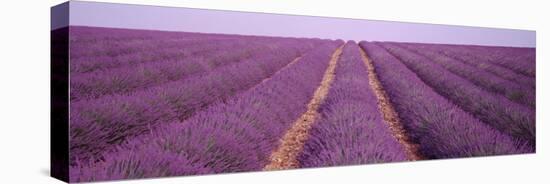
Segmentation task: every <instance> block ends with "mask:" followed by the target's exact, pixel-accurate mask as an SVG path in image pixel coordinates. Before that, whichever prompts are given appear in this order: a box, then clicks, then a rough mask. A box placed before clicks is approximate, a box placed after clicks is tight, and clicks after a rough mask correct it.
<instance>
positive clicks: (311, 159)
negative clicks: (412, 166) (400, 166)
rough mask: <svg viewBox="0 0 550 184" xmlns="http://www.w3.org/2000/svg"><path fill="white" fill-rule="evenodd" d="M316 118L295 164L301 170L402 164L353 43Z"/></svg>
mask: <svg viewBox="0 0 550 184" xmlns="http://www.w3.org/2000/svg"><path fill="white" fill-rule="evenodd" d="M319 114H320V118H319V119H318V120H317V121H316V122H315V124H314V125H313V127H312V128H311V130H310V136H309V138H308V140H307V142H306V144H305V146H304V150H303V152H302V154H301V155H300V156H299V158H298V160H299V162H300V165H301V167H320V166H339V165H351V164H368V163H385V162H395V161H404V160H406V159H407V158H406V155H405V152H404V150H403V147H402V145H400V144H399V143H398V142H397V140H396V139H395V138H394V137H393V136H392V134H391V132H390V129H389V126H388V125H387V124H386V123H385V122H384V120H383V119H382V115H381V112H380V111H379V110H378V106H377V98H376V96H375V95H374V92H373V91H372V89H371V87H370V84H369V78H368V73H367V68H366V66H365V63H364V62H363V59H362V56H361V54H360V52H359V47H358V46H357V44H356V43H355V42H348V43H347V44H346V46H345V47H344V51H343V53H342V56H341V57H340V60H339V61H338V65H337V67H336V71H335V78H334V82H333V83H332V85H331V87H330V91H329V92H328V96H327V98H326V99H325V101H324V103H323V104H322V105H321V106H320V107H319Z"/></svg>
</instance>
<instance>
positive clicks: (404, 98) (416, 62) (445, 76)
mask: <svg viewBox="0 0 550 184" xmlns="http://www.w3.org/2000/svg"><path fill="white" fill-rule="evenodd" d="M360 45H361V47H362V48H363V49H364V50H365V51H366V52H367V54H368V56H369V57H370V58H371V59H372V62H373V65H374V68H375V71H376V73H377V75H378V77H379V80H380V82H381V84H382V86H383V87H384V89H385V90H386V92H387V94H388V95H389V97H390V100H391V102H392V104H393V106H394V108H395V109H396V111H397V113H398V115H399V117H400V118H401V122H402V123H403V126H404V128H405V130H406V131H407V133H408V135H409V136H410V138H411V139H412V140H413V141H414V142H416V143H418V144H419V149H420V150H419V151H420V152H421V154H422V155H423V156H424V157H426V158H459V157H471V156H487V155H503V154H515V153H528V152H532V151H533V150H532V147H530V146H526V145H525V143H524V141H518V140H517V139H515V138H514V137H512V136H510V135H517V134H510V135H509V134H505V133H502V132H500V131H499V130H497V129H495V128H493V127H492V126H489V125H488V124H486V123H484V122H483V121H480V120H479V119H478V118H476V117H475V116H472V115H471V114H470V113H468V112H467V111H464V110H462V108H465V107H466V104H465V103H463V104H460V103H458V104H460V105H463V106H457V105H455V103H457V102H460V101H458V98H456V97H453V96H451V95H456V96H458V95H460V96H459V97H460V98H464V99H463V100H464V101H466V102H469V103H470V104H469V105H471V107H470V108H478V107H479V108H480V109H478V110H480V111H482V112H486V111H490V110H498V109H496V108H499V107H497V106H491V107H486V106H485V107H486V109H481V108H483V107H480V105H476V103H482V102H488V103H489V102H494V100H492V101H487V100H486V99H476V100H477V101H473V100H472V99H471V98H473V97H472V96H474V97H475V96H477V95H480V94H481V95H486V96H485V98H487V99H495V98H496V97H494V95H489V94H486V92H484V91H481V90H479V89H478V88H477V87H475V86H472V84H471V83H469V82H466V81H465V79H462V78H460V77H457V76H455V75H454V74H452V73H451V72H449V71H447V70H445V69H444V68H443V67H441V66H437V65H434V64H433V63H432V61H430V60H429V59H427V58H425V57H421V56H419V55H418V54H416V53H413V52H410V51H406V50H404V49H402V48H399V47H394V46H391V45H389V44H382V45H383V46H384V47H385V48H384V47H381V46H379V45H377V44H375V43H369V42H362V43H360ZM386 49H387V50H386ZM388 51H389V52H388ZM471 90H475V92H476V93H473V92H472V93H470V94H469V95H470V96H468V95H462V94H463V93H464V91H471ZM442 95H443V96H442ZM455 99H456V100H455ZM505 100H507V99H505ZM497 102H498V101H497ZM506 105H513V103H512V104H510V103H508V104H506ZM515 105H517V104H515ZM500 108H511V107H506V106H505V107H500ZM476 115H477V114H476ZM487 115H491V117H494V118H498V117H500V116H504V117H510V116H514V115H516V114H514V112H510V111H506V113H504V112H503V113H500V114H490V113H487ZM529 118H530V117H529ZM522 123H525V122H524V121H521V120H518V121H512V122H510V124H507V125H504V124H502V126H501V127H498V128H502V129H508V130H515V129H514V128H516V127H517V125H519V124H522ZM490 125H495V123H493V124H490ZM519 130H523V129H519ZM521 135H525V134H521ZM526 135H527V137H529V135H530V134H526ZM520 137H521V136H520Z"/></svg>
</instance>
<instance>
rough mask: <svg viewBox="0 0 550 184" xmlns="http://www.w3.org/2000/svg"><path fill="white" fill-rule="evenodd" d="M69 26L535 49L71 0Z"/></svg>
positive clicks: (529, 39) (503, 41)
mask: <svg viewBox="0 0 550 184" xmlns="http://www.w3.org/2000/svg"><path fill="white" fill-rule="evenodd" d="M69 24H70V25H82V26H99V27H116V28H135V29H152V30H170V31H187V32H203V33H227V34H243V35H265V36H285V37H309V38H312V37H315V38H330V39H344V40H356V41H360V40H368V41H399V42H426V43H452V44H477V45H502V46H523V47H535V43H536V41H535V32H534V31H524V30H512V29H492V28H477V27H463V26H445V25H434V24H413V23H401V22H389V21H370V20H358V19H343V18H326V17H313V16H294V15H280V14H268V13H246V12H236V11H218V10H202V9H191V8H179V7H178V8H171V7H159V6H143V5H124V4H113V3H93V2H82V1H71V3H70V20H69Z"/></svg>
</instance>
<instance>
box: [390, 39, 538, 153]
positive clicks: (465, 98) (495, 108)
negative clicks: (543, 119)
mask: <svg viewBox="0 0 550 184" xmlns="http://www.w3.org/2000/svg"><path fill="white" fill-rule="evenodd" d="M381 45H382V46H383V47H384V48H385V49H387V50H388V52H389V53H391V54H392V55H393V56H394V57H396V58H397V59H399V61H401V62H402V63H403V64H404V65H405V66H407V68H409V69H410V70H412V71H413V72H415V73H416V74H417V75H418V77H419V78H420V79H422V81H424V82H425V83H426V84H428V85H429V86H431V87H432V88H433V89H434V90H435V91H436V92H437V93H439V94H441V95H442V96H445V97H446V98H448V99H449V100H451V101H452V102H453V103H455V104H457V105H458V106H459V107H461V108H462V109H464V110H465V111H466V112H469V113H471V114H473V115H474V116H475V117H477V118H478V119H480V120H481V121H483V122H485V123H487V124H488V125H491V126H493V127H495V128H496V129H497V130H499V131H502V132H504V133H507V134H508V135H511V136H513V137H515V138H518V139H520V140H522V141H526V142H527V143H528V144H530V145H531V147H532V148H534V147H535V132H536V131H535V111H534V110H533V109H530V108H528V107H525V106H522V105H520V104H517V103H514V102H512V101H510V100H508V99H507V98H505V97H503V96H499V95H494V94H491V93H489V92H488V91H485V90H482V89H481V88H479V87H478V86H476V85H474V84H472V83H471V82H469V81H468V80H466V79H464V78H461V77H459V76H457V75H455V74H453V73H451V72H449V71H447V70H445V68H443V67H442V66H439V65H437V64H434V63H432V62H431V61H430V59H429V58H426V57H424V56H421V55H418V54H416V53H414V52H411V51H408V50H405V49H403V48H400V47H395V46H391V45H387V44H381Z"/></svg>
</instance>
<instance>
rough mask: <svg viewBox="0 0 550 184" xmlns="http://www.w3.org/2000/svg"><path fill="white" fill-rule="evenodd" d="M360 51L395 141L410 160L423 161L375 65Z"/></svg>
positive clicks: (370, 82)
mask: <svg viewBox="0 0 550 184" xmlns="http://www.w3.org/2000/svg"><path fill="white" fill-rule="evenodd" d="M359 50H360V52H361V56H362V58H363V62H364V63H365V65H366V66H367V71H368V77H369V84H370V86H371V88H372V89H373V91H374V94H375V96H376V98H377V99H378V109H379V110H380V112H381V113H382V116H383V118H384V121H385V122H386V123H388V125H389V127H390V131H391V132H392V134H393V136H394V137H395V139H397V141H398V142H399V143H401V144H402V145H403V147H404V149H405V153H406V154H407V157H408V159H409V160H411V161H415V160H422V159H423V157H422V155H421V154H420V153H419V150H418V147H419V146H418V144H415V143H412V142H411V141H410V139H409V137H408V136H407V132H406V131H405V129H404V128H403V124H401V120H400V118H399V116H398V115H397V112H396V111H395V109H394V108H393V106H392V104H391V102H390V98H389V96H388V94H386V92H385V91H384V88H383V87H382V84H380V81H379V80H378V77H377V76H376V72H375V70H374V65H373V64H372V62H371V61H370V60H369V58H368V56H367V53H365V51H364V50H363V49H359Z"/></svg>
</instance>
